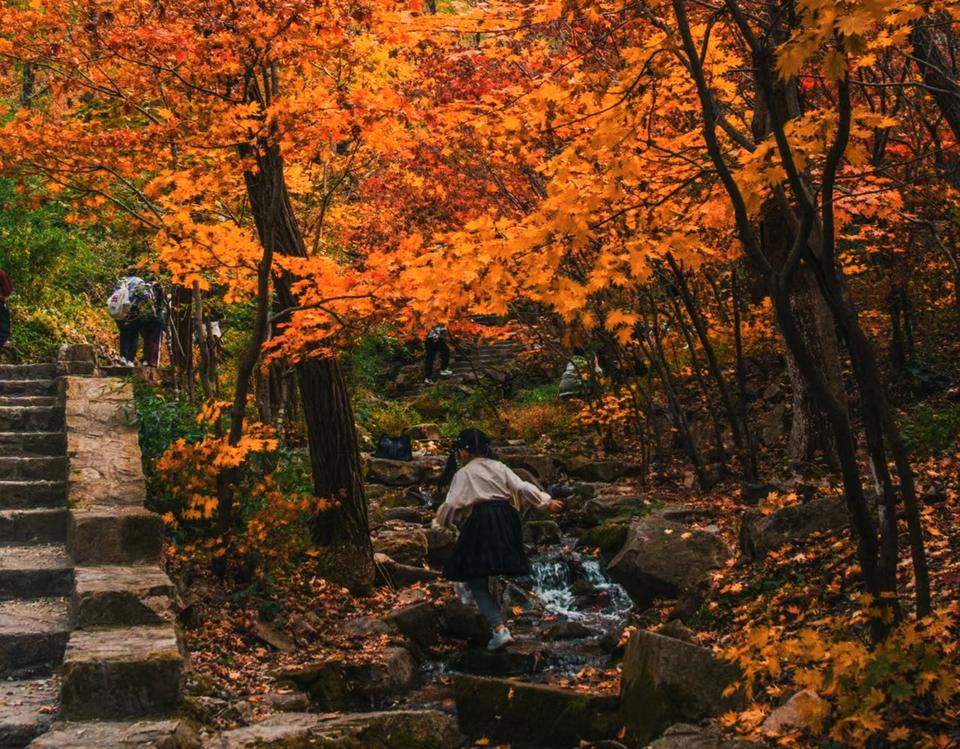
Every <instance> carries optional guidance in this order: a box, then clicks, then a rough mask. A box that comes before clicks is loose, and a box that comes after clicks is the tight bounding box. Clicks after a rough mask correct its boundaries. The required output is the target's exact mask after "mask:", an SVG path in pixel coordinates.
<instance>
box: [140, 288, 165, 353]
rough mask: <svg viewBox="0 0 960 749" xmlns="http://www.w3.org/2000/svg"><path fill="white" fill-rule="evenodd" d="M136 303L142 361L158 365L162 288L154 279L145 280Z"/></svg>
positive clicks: (162, 321)
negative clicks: (151, 280) (141, 344)
mask: <svg viewBox="0 0 960 749" xmlns="http://www.w3.org/2000/svg"><path fill="white" fill-rule="evenodd" d="M144 286H145V288H144V289H143V293H141V294H140V300H139V302H138V303H137V304H136V309H137V317H138V318H139V319H140V335H142V336H143V363H144V364H146V365H147V366H148V367H159V366H160V344H161V342H162V341H163V331H164V328H165V326H164V314H163V313H164V308H165V306H166V305H165V301H166V300H165V299H164V296H163V288H161V286H160V284H159V283H157V282H156V281H153V282H150V281H147V282H145V284H144Z"/></svg>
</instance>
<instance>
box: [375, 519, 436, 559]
mask: <svg viewBox="0 0 960 749" xmlns="http://www.w3.org/2000/svg"><path fill="white" fill-rule="evenodd" d="M427 548H428V546H427V535H426V533H424V532H423V530H421V529H420V528H418V527H415V526H411V525H407V524H400V523H396V524H394V523H392V522H391V523H390V524H388V525H386V526H384V527H383V528H381V529H380V530H378V531H377V535H376V536H375V537H374V539H373V550H374V551H376V552H377V553H379V554H386V555H387V556H388V557H390V558H391V559H392V560H393V561H395V562H399V563H400V564H408V565H410V566H412V567H422V566H423V563H424V561H426V558H427Z"/></svg>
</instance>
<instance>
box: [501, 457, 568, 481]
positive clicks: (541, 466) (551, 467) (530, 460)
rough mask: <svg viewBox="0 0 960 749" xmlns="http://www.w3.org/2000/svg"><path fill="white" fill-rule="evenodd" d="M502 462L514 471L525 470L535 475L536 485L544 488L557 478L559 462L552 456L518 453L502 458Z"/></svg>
mask: <svg viewBox="0 0 960 749" xmlns="http://www.w3.org/2000/svg"><path fill="white" fill-rule="evenodd" d="M502 460H503V462H504V463H506V464H507V465H508V466H510V468H512V469H513V470H514V471H517V470H518V469H523V470H526V471H529V472H530V473H531V474H533V477H534V478H535V479H536V483H538V484H540V485H541V486H544V485H546V484H549V483H550V482H552V481H553V480H554V479H556V478H557V474H558V461H557V459H556V458H554V457H553V456H552V455H540V454H533V453H524V452H518V453H513V454H511V455H504V456H502Z"/></svg>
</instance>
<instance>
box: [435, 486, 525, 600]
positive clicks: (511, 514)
mask: <svg viewBox="0 0 960 749" xmlns="http://www.w3.org/2000/svg"><path fill="white" fill-rule="evenodd" d="M529 574H530V561H529V560H528V559H527V553H526V551H525V550H524V548H523V529H522V527H521V524H520V513H519V512H517V510H516V508H515V507H514V506H513V505H512V504H510V503H509V502H506V501H497V502H481V503H480V504H478V505H475V506H474V508H473V510H472V512H471V513H470V517H469V518H467V522H466V523H465V524H464V526H463V530H462V531H461V532H460V538H458V539H457V545H456V547H454V550H453V554H451V555H450V559H449V560H447V563H446V564H445V565H444V568H443V575H444V577H446V578H447V579H448V580H455V581H457V582H465V581H467V580H472V579H474V578H477V577H491V576H496V575H503V576H504V577H522V576H524V575H529Z"/></svg>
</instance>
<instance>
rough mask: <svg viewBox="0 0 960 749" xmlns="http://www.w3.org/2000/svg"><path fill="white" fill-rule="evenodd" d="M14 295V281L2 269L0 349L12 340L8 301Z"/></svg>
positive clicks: (0, 283) (0, 271)
mask: <svg viewBox="0 0 960 749" xmlns="http://www.w3.org/2000/svg"><path fill="white" fill-rule="evenodd" d="M12 293H13V281H11V280H10V276H8V275H7V274H6V273H5V272H4V271H3V270H2V269H0V349H2V348H3V347H4V346H6V345H7V341H9V340H10V310H8V309H7V299H9V298H10V295H11V294H12Z"/></svg>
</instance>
